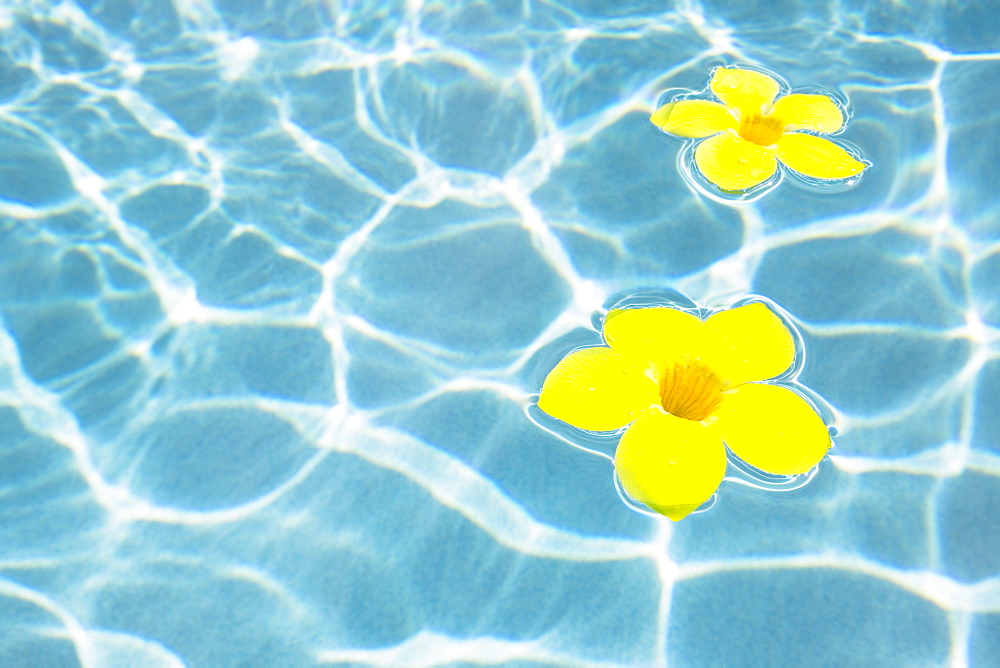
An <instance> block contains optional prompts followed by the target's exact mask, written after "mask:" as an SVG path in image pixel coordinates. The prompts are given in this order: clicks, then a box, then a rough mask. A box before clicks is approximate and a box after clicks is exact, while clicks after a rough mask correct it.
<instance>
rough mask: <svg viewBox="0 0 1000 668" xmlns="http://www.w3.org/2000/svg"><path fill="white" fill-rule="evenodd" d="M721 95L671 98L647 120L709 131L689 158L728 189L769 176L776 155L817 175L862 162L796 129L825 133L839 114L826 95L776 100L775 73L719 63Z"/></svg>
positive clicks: (674, 130)
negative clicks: (692, 98) (714, 97)
mask: <svg viewBox="0 0 1000 668" xmlns="http://www.w3.org/2000/svg"><path fill="white" fill-rule="evenodd" d="M709 87H710V88H711V90H712V92H713V93H714V94H715V96H716V97H717V98H718V99H719V100H721V103H720V102H713V101H711V100H675V101H673V102H670V103H668V104H665V105H663V106H662V107H660V108H659V109H657V110H656V111H655V112H654V113H653V115H652V116H650V119H649V120H650V121H652V123H653V125H655V126H657V127H658V128H661V129H662V130H664V131H665V132H669V133H670V134H674V135H679V136H681V137H688V138H694V139H701V138H704V137H707V139H705V140H704V141H702V142H701V143H699V144H698V147H697V148H696V149H695V153H694V161H695V164H696V165H697V166H698V170H699V171H700V172H701V173H702V175H704V177H705V178H706V179H708V180H709V181H711V182H712V183H714V184H715V185H717V186H718V187H719V188H722V189H723V190H728V191H742V190H747V189H748V188H752V187H754V186H756V185H758V184H760V183H763V182H764V181H766V180H767V179H769V178H771V177H772V176H773V175H774V173H775V172H776V171H777V169H778V162H781V163H782V164H784V165H785V166H786V167H788V168H790V169H793V170H795V171H796V172H799V173H800V174H804V175H805V176H810V177H813V178H817V179H830V180H838V179H846V178H849V177H851V176H855V175H856V174H860V173H861V172H863V171H864V170H865V169H866V168H867V167H868V165H867V164H865V163H863V162H859V161H858V160H855V159H854V158H853V157H852V156H851V155H850V154H849V153H848V152H847V151H845V150H844V149H843V148H841V147H840V146H838V145H837V144H835V143H833V142H832V141H830V140H829V139H824V138H822V137H817V136H816V135H814V134H807V133H806V132H799V131H800V130H807V131H811V132H815V133H819V134H831V133H834V132H837V131H839V130H840V129H841V128H842V127H843V125H844V114H843V112H842V111H841V109H840V107H839V106H837V104H836V103H835V102H834V101H833V100H832V99H831V98H830V97H829V96H827V95H811V94H805V93H792V94H790V95H783V96H781V97H779V98H778V99H777V100H775V97H776V96H777V95H778V92H779V91H780V88H781V87H780V86H779V84H778V82H777V81H775V80H774V78H772V77H769V76H768V75H766V74H764V73H762V72H757V71H754V70H747V69H741V68H739V67H719V68H716V69H715V71H714V72H713V74H712V80H711V82H710V84H709Z"/></svg>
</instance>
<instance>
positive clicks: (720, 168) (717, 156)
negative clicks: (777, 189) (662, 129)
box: [694, 133, 778, 190]
mask: <svg viewBox="0 0 1000 668" xmlns="http://www.w3.org/2000/svg"><path fill="white" fill-rule="evenodd" d="M694 162H695V164H696V165H698V170H699V171H700V172H701V173H702V174H703V175H704V176H705V178H706V179H708V180H709V181H711V182H712V183H714V184H715V185H717V186H719V187H720V188H722V189H723V190H746V189H747V188H752V187H754V186H755V185H757V184H759V183H762V182H764V181H766V180H767V179H769V178H771V176H773V175H774V172H775V171H776V170H777V169H778V161H777V160H775V158H774V152H773V151H772V150H771V149H768V148H764V147H763V146H757V145H756V144H754V143H752V142H748V141H747V140H745V139H743V138H741V137H737V136H735V135H731V134H728V133H726V134H721V135H716V136H714V137H709V138H708V139H706V140H705V141H703V142H701V143H700V144H698V148H696V149H695V151H694Z"/></svg>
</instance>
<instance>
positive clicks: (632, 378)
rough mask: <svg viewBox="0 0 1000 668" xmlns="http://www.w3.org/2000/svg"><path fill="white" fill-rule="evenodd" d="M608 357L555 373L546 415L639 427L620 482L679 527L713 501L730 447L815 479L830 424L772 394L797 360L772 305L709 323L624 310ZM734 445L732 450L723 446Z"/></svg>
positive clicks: (614, 319) (791, 396) (605, 352)
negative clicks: (773, 382)
mask: <svg viewBox="0 0 1000 668" xmlns="http://www.w3.org/2000/svg"><path fill="white" fill-rule="evenodd" d="M604 339H605V342H606V343H607V344H608V345H607V346H599V347H593V348H583V349H580V350H576V351H574V352H572V353H570V354H569V355H567V356H566V357H565V358H563V360H562V361H561V362H559V364H557V365H556V367H555V368H554V369H553V370H552V371H551V372H550V373H549V375H548V377H546V379H545V383H544V385H543V386H542V392H541V396H540V398H539V400H538V406H539V408H541V409H542V410H543V411H545V412H546V413H548V414H549V415H551V416H553V417H555V418H558V419H560V420H562V421H564V422H568V423H569V424H571V425H573V426H575V427H578V428H580V429H586V430H590V431H613V430H616V429H620V428H621V427H624V426H625V425H629V427H628V429H627V430H626V431H625V434H624V435H623V436H622V438H621V440H620V441H619V443H618V449H617V451H616V452H615V470H616V471H617V473H618V479H619V480H620V481H621V484H622V487H623V488H624V489H625V491H626V492H627V493H628V495H629V496H630V497H632V498H633V499H635V500H637V501H640V502H641V503H644V504H645V505H647V506H649V507H650V508H652V509H653V510H656V511H657V512H659V513H661V514H663V515H666V516H667V517H669V518H670V519H672V520H675V521H676V520H680V519H683V518H684V517H686V516H687V515H688V514H690V513H691V512H692V511H693V510H695V509H696V508H698V506H700V505H701V504H702V503H704V502H705V501H706V500H708V499H709V498H710V497H711V496H712V494H713V493H715V490H716V489H717V488H718V487H719V484H720V483H721V482H722V479H723V477H724V475H725V471H726V448H725V446H727V445H728V446H729V448H730V450H732V451H733V453H734V454H736V455H737V456H738V457H740V458H741V459H742V460H744V461H745V462H747V463H748V464H750V465H752V466H754V467H756V468H758V469H761V470H762V471H766V472H768V473H773V474H777V475H798V474H802V473H806V472H808V471H809V470H810V469H812V468H813V467H814V466H816V464H817V463H819V461H820V460H821V459H822V458H823V457H824V456H825V455H826V451H827V450H828V449H829V447H830V444H831V443H830V435H829V433H828V432H827V429H826V425H825V424H824V423H823V420H822V418H820V416H819V415H817V413H816V412H815V410H814V409H813V408H812V406H811V405H810V404H809V403H808V402H807V401H806V400H805V399H803V398H802V397H801V396H800V395H799V394H798V393H796V392H795V391H793V390H791V389H789V388H787V387H783V386H780V385H771V384H763V383H759V382H755V381H761V380H765V379H769V378H774V377H775V376H778V375H780V374H782V373H783V372H785V371H786V370H787V369H788V368H789V367H790V366H791V364H792V362H793V361H794V358H795V343H794V341H793V339H792V335H791V332H789V331H788V328H787V327H785V325H784V323H782V322H781V319H780V318H778V316H776V315H775V314H774V313H773V312H772V311H771V310H770V309H769V308H768V307H767V306H765V305H764V304H762V303H760V302H752V303H750V304H747V305H744V306H740V307H737V308H733V309H729V310H726V311H719V312H717V313H715V314H714V315H712V316H711V317H709V318H708V319H707V320H701V319H700V318H698V317H697V316H695V315H692V314H690V313H686V312H684V311H679V310H676V309H672V308H660V307H657V308H640V309H624V310H615V311H611V312H610V313H608V315H607V318H606V319H605V321H604ZM723 443H725V445H724V444H723Z"/></svg>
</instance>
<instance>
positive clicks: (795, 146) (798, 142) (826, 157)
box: [777, 132, 867, 179]
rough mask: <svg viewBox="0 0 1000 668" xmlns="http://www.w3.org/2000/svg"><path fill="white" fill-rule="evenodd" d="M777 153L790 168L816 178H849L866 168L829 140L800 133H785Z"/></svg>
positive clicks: (779, 140)
mask: <svg viewBox="0 0 1000 668" xmlns="http://www.w3.org/2000/svg"><path fill="white" fill-rule="evenodd" d="M777 155H778V159H779V160H781V162H783V163H785V165H787V166H788V167H791V168H792V169H794V170H795V171H797V172H799V173H800V174H805V175H806V176H812V177H814V178H817V179H846V178H847V177H849V176H854V175H855V174H859V173H861V172H863V171H864V170H865V168H866V167H867V165H865V164H864V163H863V162H858V161H857V160H855V159H854V158H852V157H851V156H850V154H849V153H848V152H847V151H845V150H844V149H842V148H840V147H839V146H837V145H836V144H834V143H833V142H832V141H830V140H829V139H823V138H822V137H815V136H813V135H807V134H802V133H801V132H790V133H788V134H785V135H782V136H781V138H780V139H778V149H777Z"/></svg>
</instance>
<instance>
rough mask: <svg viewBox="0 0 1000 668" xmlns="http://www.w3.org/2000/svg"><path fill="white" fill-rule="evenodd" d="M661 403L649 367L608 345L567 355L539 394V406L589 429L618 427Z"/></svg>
mask: <svg viewBox="0 0 1000 668" xmlns="http://www.w3.org/2000/svg"><path fill="white" fill-rule="evenodd" d="M659 406H660V395H659V387H658V386H657V384H656V383H655V382H654V381H653V380H651V379H650V378H649V377H647V376H646V375H645V374H644V369H642V368H640V367H636V366H634V365H631V364H630V363H629V362H626V361H625V359H624V358H623V357H622V356H621V355H619V354H618V353H617V352H615V351H614V350H612V349H611V348H605V347H595V348H583V349H581V350H576V351H574V352H572V353H570V354H569V355H567V356H566V357H564V358H563V359H562V361H561V362H559V364H557V365H556V367H555V368H554V369H552V371H550V372H549V375H548V376H547V377H546V378H545V383H544V384H543V385H542V393H541V396H540V397H539V398H538V407H539V408H541V409H542V410H543V411H545V412H546V413H548V414H549V415H551V416H552V417H555V418H558V419H560V420H562V421H563V422H568V423H569V424H571V425H573V426H574V427H579V428H580V429H588V430H590V431H612V430H614V429H619V428H621V427H624V426H625V425H626V424H628V423H629V422H631V421H633V420H634V419H636V417H638V416H639V415H641V414H643V411H644V410H649V409H650V408H651V407H652V408H654V409H655V410H659Z"/></svg>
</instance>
